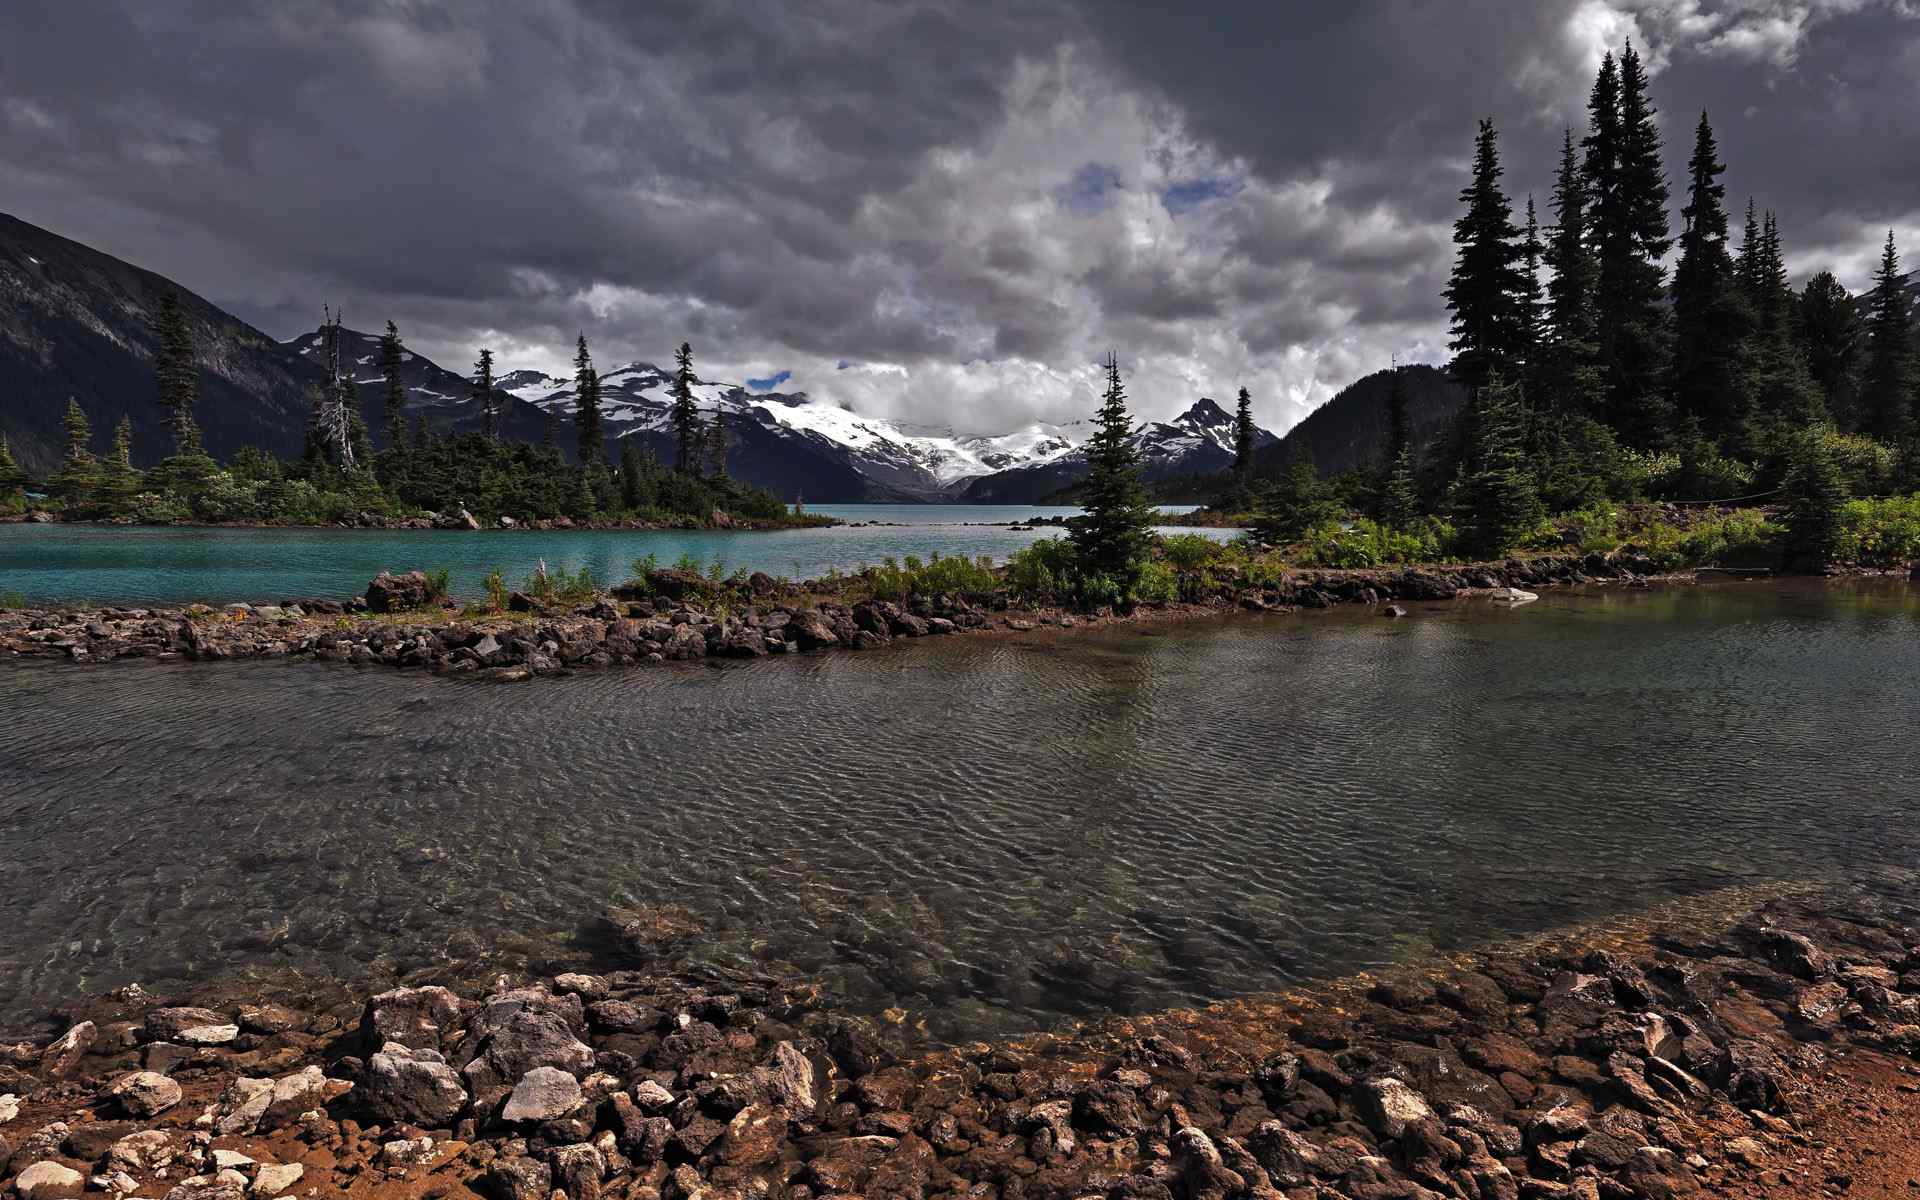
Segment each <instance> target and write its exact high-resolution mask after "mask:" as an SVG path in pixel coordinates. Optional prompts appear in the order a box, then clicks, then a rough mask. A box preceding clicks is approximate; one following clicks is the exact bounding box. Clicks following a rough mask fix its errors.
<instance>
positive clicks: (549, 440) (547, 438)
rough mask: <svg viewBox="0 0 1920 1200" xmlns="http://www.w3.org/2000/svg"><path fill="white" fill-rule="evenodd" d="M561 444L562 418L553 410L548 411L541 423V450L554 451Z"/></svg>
mask: <svg viewBox="0 0 1920 1200" xmlns="http://www.w3.org/2000/svg"><path fill="white" fill-rule="evenodd" d="M559 444H560V417H559V415H558V414H557V413H555V412H554V411H553V410H552V409H551V408H549V409H547V410H546V412H545V416H544V417H543V419H542V420H541V422H540V448H541V449H542V450H552V449H554V448H555V447H556V446H558V445H559Z"/></svg>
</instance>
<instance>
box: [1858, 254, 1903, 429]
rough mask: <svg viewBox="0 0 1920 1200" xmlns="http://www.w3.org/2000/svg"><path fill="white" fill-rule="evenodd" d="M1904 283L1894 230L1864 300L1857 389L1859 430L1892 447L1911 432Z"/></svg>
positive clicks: (1881, 255)
mask: <svg viewBox="0 0 1920 1200" xmlns="http://www.w3.org/2000/svg"><path fill="white" fill-rule="evenodd" d="M1904 284H1905V280H1904V279H1902V278H1901V275H1900V253H1899V251H1898V250H1896V249H1895V248H1894V244H1893V231H1892V230H1891V229H1889V230H1888V231H1887V245H1886V249H1885V250H1883V251H1881V254H1880V268H1879V270H1877V271H1875V272H1874V275H1873V291H1872V293H1871V294H1870V295H1869V297H1868V300H1867V364H1866V373H1865V376H1864V378H1863V379H1862V380H1861V387H1860V426H1861V429H1862V430H1863V431H1864V432H1866V433H1868V434H1871V435H1872V436H1874V437H1876V438H1879V439H1880V440H1882V441H1884V442H1886V443H1888V444H1889V445H1895V446H1897V445H1900V444H1902V443H1903V442H1905V441H1906V439H1907V436H1908V434H1909V432H1910V431H1911V428H1912V407H1911V401H1912V391H1913V313H1912V311H1911V306H1910V305H1909V303H1908V297H1907V289H1906V287H1905V286H1904Z"/></svg>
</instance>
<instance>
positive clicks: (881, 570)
mask: <svg viewBox="0 0 1920 1200" xmlns="http://www.w3.org/2000/svg"><path fill="white" fill-rule="evenodd" d="M858 577H859V579H860V580H861V581H862V582H863V583H865V584H866V585H867V587H868V588H869V589H870V590H871V591H872V593H873V595H874V596H876V597H877V598H879V599H882V600H893V601H896V602H902V601H906V600H908V599H910V598H912V597H914V596H936V595H940V594H942V593H946V594H949V595H959V596H966V597H971V598H981V597H985V596H990V595H994V594H997V593H998V592H999V591H1000V586H1001V585H1000V577H999V576H998V575H996V574H995V573H994V570H993V560H992V559H990V558H988V557H987V556H985V555H981V556H980V557H979V558H977V559H969V558H965V557H959V556H956V557H952V558H943V557H941V556H940V555H938V554H935V555H934V556H933V557H932V558H931V559H928V560H927V561H925V562H922V561H921V560H920V558H919V557H918V556H916V555H912V554H909V555H907V557H906V560H905V561H904V562H900V561H896V560H895V559H893V558H891V557H888V558H883V559H881V560H880V565H879V566H877V567H876V566H867V567H862V568H860V571H859V575H858Z"/></svg>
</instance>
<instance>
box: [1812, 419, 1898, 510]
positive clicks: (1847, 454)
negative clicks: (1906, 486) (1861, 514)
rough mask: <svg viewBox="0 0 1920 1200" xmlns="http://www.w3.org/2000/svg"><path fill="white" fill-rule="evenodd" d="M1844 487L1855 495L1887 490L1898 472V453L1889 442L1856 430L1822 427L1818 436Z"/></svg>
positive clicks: (1877, 493) (1872, 494)
mask: <svg viewBox="0 0 1920 1200" xmlns="http://www.w3.org/2000/svg"><path fill="white" fill-rule="evenodd" d="M1822 441H1824V442H1825V443H1826V447H1827V451H1828V453H1830V454H1832V455H1833V461H1834V465H1835V466H1837V467H1839V469H1840V477H1841V478H1842V479H1844V480H1845V481H1846V484H1847V490H1848V491H1849V492H1851V493H1852V494H1854V495H1856V496H1874V495H1879V494H1881V493H1883V492H1886V491H1887V490H1889V489H1890V488H1891V487H1892V486H1893V483H1894V479H1895V477H1896V476H1897V475H1898V473H1899V469H1900V463H1899V456H1898V455H1896V454H1895V453H1894V452H1893V449H1892V448H1891V447H1889V446H1886V445H1883V444H1881V443H1880V442H1876V441H1874V440H1873V439H1872V438H1869V437H1862V436H1860V435H1858V434H1847V433H1836V432H1834V431H1833V430H1830V429H1829V430H1826V431H1825V432H1824V434H1823V436H1822Z"/></svg>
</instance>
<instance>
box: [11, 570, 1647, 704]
mask: <svg viewBox="0 0 1920 1200" xmlns="http://www.w3.org/2000/svg"><path fill="white" fill-rule="evenodd" d="M1645 578H1646V564H1645V563H1644V562H1643V561H1638V560H1634V559H1630V558H1627V559H1622V558H1609V557H1602V556H1599V555H1591V556H1588V557H1586V558H1578V557H1571V556H1546V557H1538V558H1529V559H1512V560H1509V561H1506V562H1502V563H1481V564H1474V565H1469V566H1461V567H1450V568H1437V569H1415V568H1409V569H1402V570H1354V571H1331V570H1325V571H1321V570H1302V571H1294V572H1289V573H1288V574H1287V575H1286V576H1285V577H1284V578H1283V579H1281V580H1279V581H1278V582H1277V583H1274V584H1273V585H1271V586H1255V585H1252V584H1248V583H1244V582H1242V581H1239V580H1236V579H1234V578H1232V577H1231V576H1228V577H1225V578H1221V579H1218V580H1216V582H1215V583H1214V584H1213V585H1212V587H1211V589H1210V591H1209V594H1207V595H1206V596H1204V597H1201V598H1199V599H1197V600H1194V601H1190V602H1183V603H1178V604H1171V605H1164V606H1158V607H1142V608H1140V609H1137V610H1135V611H1134V612H1133V613H1131V614H1127V615H1125V616H1119V615H1115V614H1112V613H1105V614H1095V615H1091V616H1089V615H1087V614H1077V613H1069V612H1066V611H1062V610H1057V609H1021V608H1012V607H1009V606H1008V605H1007V602H1006V601H1005V599H1004V598H1000V599H992V598H981V597H974V598H969V597H966V596H956V595H935V596H914V597H912V598H910V599H909V600H908V601H907V602H906V603H904V604H896V603H893V602H891V601H886V600H874V599H860V600H852V599H848V598H846V597H845V596H844V594H841V595H835V594H834V593H833V590H832V589H835V588H838V589H842V592H843V593H844V589H846V588H848V587H851V586H857V584H858V579H857V577H856V578H855V579H854V580H852V581H851V582H848V581H842V582H840V583H838V584H830V583H828V582H827V581H812V582H809V583H805V584H799V585H794V584H788V583H783V582H781V581H778V580H775V579H773V578H772V577H770V576H767V575H764V574H756V575H754V576H752V577H751V578H750V579H748V580H747V581H746V582H745V583H743V584H738V585H728V588H727V590H726V591H725V592H724V593H723V594H721V595H719V596H716V594H715V590H716V588H717V587H718V586H719V585H716V584H714V583H713V582H712V581H710V580H707V579H705V578H704V577H702V576H701V575H699V574H697V573H695V572H692V571H685V570H679V569H674V568H657V569H655V570H653V571H651V572H650V573H649V574H648V577H647V579H646V580H645V581H644V582H641V583H636V584H630V585H626V586H623V587H619V588H615V589H614V590H613V591H612V592H611V593H608V594H604V595H600V596H598V597H596V598H594V599H593V600H592V601H590V602H588V603H583V604H574V605H551V604H541V603H539V602H538V601H536V600H535V599H533V598H531V597H528V596H525V595H522V594H519V593H515V594H514V595H513V596H512V597H511V598H510V599H509V603H508V610H509V611H507V612H504V613H498V614H490V615H478V616H471V617H462V616H458V615H456V614H455V613H454V611H453V610H452V609H450V608H447V607H442V606H440V605H437V604H435V603H434V602H432V601H431V600H430V598H429V595H428V581H427V578H426V576H425V575H424V574H422V573H420V572H417V571H416V572H409V573H407V574H404V575H382V576H380V577H379V578H377V579H375V580H374V581H373V582H372V583H371V584H369V585H368V588H367V591H366V594H365V595H363V596H358V597H354V598H353V599H351V600H348V601H338V600H285V601H282V602H280V603H278V604H230V605H227V606H225V607H224V608H213V607H210V606H206V605H194V606H190V607H172V608H157V607H156V608H120V607H112V608H85V609H74V608H46V609H23V610H16V611H11V612H0V658H4V657H15V658H18V657H36V658H54V659H65V660H68V661H72V662H84V663H99V662H108V661H112V660H115V659H123V658H161V659H198V660H223V659H263V658H280V659H319V660H325V661H333V662H346V663H353V664H357V665H362V666H375V665H385V666H392V667H408V668H418V669H422V670H428V671H432V672H434V673H436V674H448V675H459V674H472V675H475V676H477V677H480V678H487V679H494V680H501V681H515V680H524V679H530V678H532V677H533V676H535V675H547V674H556V673H560V672H563V671H567V670H572V669H580V668H595V667H610V666H617V665H622V664H634V663H647V662H662V661H669V660H679V661H684V660H689V659H703V658H759V657H763V656H765V655H769V654H790V653H801V652H812V651H822V650H836V649H849V650H872V649H877V648H879V647H882V646H886V645H888V644H890V643H892V642H894V641H897V640H903V639H912V638H920V637H937V636H942V635H950V634H960V633H978V632H992V631H997V632H1001V633H1009V632H1026V631H1030V630H1034V629H1037V628H1040V627H1042V626H1052V627H1057V628H1080V627H1089V626H1099V625H1106V624H1111V623H1113V622H1115V621H1129V620H1130V621H1151V620H1163V619H1168V618H1178V617H1187V616H1200V615H1204V614H1208V613H1219V612H1225V611H1239V610H1251V611H1273V612H1286V611H1293V610H1297V609H1302V608H1330V607H1333V606H1335V605H1342V604H1358V605H1371V606H1374V607H1375V608H1377V609H1378V610H1379V611H1380V612H1381V613H1382V614H1384V615H1387V616H1406V615H1408V610H1407V609H1406V608H1405V607H1403V606H1402V602H1404V603H1406V604H1421V603H1431V602H1446V601H1451V600H1453V599H1454V598H1455V597H1457V596H1460V595H1462V594H1463V593H1472V592H1476V591H1478V592H1482V593H1487V594H1490V595H1492V596H1493V598H1494V599H1496V600H1498V599H1501V598H1503V597H1506V598H1512V597H1513V596H1514V590H1515V589H1522V590H1524V589H1528V588H1539V587H1553V586H1562V585H1570V584H1580V583H1589V582H1593V581H1596V580H1604V581H1611V582H1624V583H1638V582H1644V581H1645Z"/></svg>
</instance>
